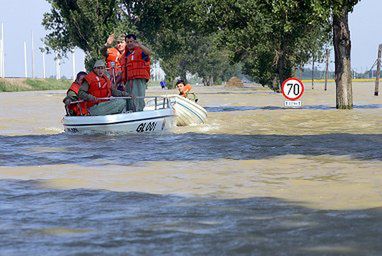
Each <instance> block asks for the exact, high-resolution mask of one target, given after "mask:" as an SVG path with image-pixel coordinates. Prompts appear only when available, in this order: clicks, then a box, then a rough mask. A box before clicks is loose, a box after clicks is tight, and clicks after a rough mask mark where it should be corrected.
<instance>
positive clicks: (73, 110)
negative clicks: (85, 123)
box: [63, 71, 87, 116]
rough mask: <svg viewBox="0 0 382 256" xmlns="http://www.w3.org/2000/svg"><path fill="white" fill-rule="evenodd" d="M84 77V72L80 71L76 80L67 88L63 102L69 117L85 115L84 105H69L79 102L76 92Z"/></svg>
mask: <svg viewBox="0 0 382 256" xmlns="http://www.w3.org/2000/svg"><path fill="white" fill-rule="evenodd" d="M86 75H87V73H86V72H84V71H81V72H79V73H78V74H77V76H76V80H74V82H73V83H72V85H71V86H70V87H69V89H68V91H67V92H66V97H65V98H64V100H63V102H64V104H65V108H66V110H67V111H66V112H67V114H69V115H71V116H81V115H86V114H87V109H86V106H85V104H82V103H78V104H70V103H72V102H75V101H79V98H78V92H79V90H80V86H81V84H82V82H83V81H84V78H85V76H86Z"/></svg>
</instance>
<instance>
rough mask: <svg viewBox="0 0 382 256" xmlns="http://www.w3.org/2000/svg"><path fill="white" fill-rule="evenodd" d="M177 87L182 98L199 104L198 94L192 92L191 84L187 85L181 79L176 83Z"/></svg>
mask: <svg viewBox="0 0 382 256" xmlns="http://www.w3.org/2000/svg"><path fill="white" fill-rule="evenodd" d="M176 87H177V88H178V91H179V95H180V96H183V97H185V98H187V99H189V100H192V101H195V102H198V97H197V96H196V94H195V93H194V92H192V91H191V90H192V87H191V85H190V84H186V83H185V82H184V80H182V79H179V80H178V81H177V82H176Z"/></svg>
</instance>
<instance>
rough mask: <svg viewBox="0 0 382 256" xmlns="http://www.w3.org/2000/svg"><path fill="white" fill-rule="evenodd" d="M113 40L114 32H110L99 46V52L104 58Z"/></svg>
mask: <svg viewBox="0 0 382 256" xmlns="http://www.w3.org/2000/svg"><path fill="white" fill-rule="evenodd" d="M113 42H114V33H112V34H110V36H109V37H108V38H107V40H106V43H105V44H104V45H103V46H102V48H101V54H102V56H104V57H105V58H107V55H108V52H107V50H108V49H109V48H110V47H111V46H112V44H113Z"/></svg>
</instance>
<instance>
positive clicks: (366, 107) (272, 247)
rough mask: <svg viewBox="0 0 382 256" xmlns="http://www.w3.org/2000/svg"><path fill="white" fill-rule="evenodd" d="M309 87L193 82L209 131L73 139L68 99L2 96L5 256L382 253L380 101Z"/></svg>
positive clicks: (58, 94) (364, 88)
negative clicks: (343, 106)
mask: <svg viewBox="0 0 382 256" xmlns="http://www.w3.org/2000/svg"><path fill="white" fill-rule="evenodd" d="M306 87H307V88H306V91H305V94H304V96H303V97H302V99H301V100H302V103H303V108H302V109H283V107H282V106H283V103H284V99H283V97H282V96H281V94H277V93H273V92H271V91H268V90H266V89H264V88H261V87H248V88H241V89H232V88H230V89H228V88H224V87H209V88H203V87H195V91H196V92H198V95H199V99H200V104H201V105H202V106H204V107H205V108H206V109H207V111H208V120H207V124H205V125H200V126H190V127H177V128H176V130H175V131H174V133H171V134H162V135H159V136H157V135H143V136H142V135H124V136H121V135H119V136H104V135H93V136H91V135H86V136H78V135H74V136H73V135H67V134H65V133H63V127H62V124H61V118H62V116H63V115H64V109H63V105H62V98H63V97H64V96H63V95H64V93H65V92H62V91H50V92H20V93H1V94H0V191H1V192H0V216H1V221H0V244H1V249H0V254H1V255H28V254H29V255H41V254H48V255H222V254H223V255H233V254H242V255H256V254H259V255H380V254H381V253H382V246H381V245H380V240H381V239H382V235H381V234H382V224H381V223H382V222H381V219H382V147H381V145H382V97H381V96H379V97H375V96H373V89H374V84H372V83H364V84H360V83H354V84H353V92H354V96H353V98H354V104H355V107H354V109H353V110H351V111H347V110H336V109H335V88H334V85H330V86H329V89H328V91H326V92H325V91H324V90H323V85H316V86H315V89H314V90H312V89H310V87H309V85H306ZM148 92H149V94H150V95H156V94H163V91H161V90H160V89H153V88H150V89H149V90H148ZM169 93H175V91H169Z"/></svg>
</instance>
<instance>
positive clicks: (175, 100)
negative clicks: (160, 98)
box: [145, 95, 207, 126]
mask: <svg viewBox="0 0 382 256" xmlns="http://www.w3.org/2000/svg"><path fill="white" fill-rule="evenodd" d="M166 97H167V98H168V99H169V100H170V105H171V106H172V107H173V109H174V110H175V115H176V125H177V126H187V125H197V124H204V123H205V122H206V120H207V111H206V110H205V109H204V108H203V107H202V106H200V105H199V104H197V103H195V102H194V101H192V100H189V99H186V98H184V97H182V96H180V95H166ZM157 104H158V103H157ZM160 104H162V103H161V102H160ZM154 106H155V101H154V100H150V101H149V102H147V104H146V107H145V109H153V108H154Z"/></svg>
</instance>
